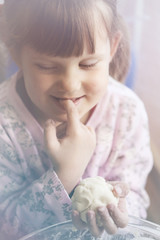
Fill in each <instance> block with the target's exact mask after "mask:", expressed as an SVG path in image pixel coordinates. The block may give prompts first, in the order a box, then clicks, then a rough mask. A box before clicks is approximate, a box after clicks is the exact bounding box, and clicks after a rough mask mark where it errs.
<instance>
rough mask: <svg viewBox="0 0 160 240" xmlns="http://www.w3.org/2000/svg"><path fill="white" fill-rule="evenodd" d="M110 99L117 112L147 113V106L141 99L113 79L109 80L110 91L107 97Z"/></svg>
mask: <svg viewBox="0 0 160 240" xmlns="http://www.w3.org/2000/svg"><path fill="white" fill-rule="evenodd" d="M105 98H106V99H108V98H109V99H110V103H111V107H113V106H114V107H115V108H116V109H117V111H121V112H124V111H125V110H128V111H130V112H131V113H132V114H133V112H135V113H136V112H137V111H138V112H139V111H142V112H143V113H144V112H145V106H144V103H143V101H142V100H141V99H140V97H139V96H138V95H137V94H136V93H135V92H134V91H133V90H132V89H129V88H128V87H127V86H125V85H124V84H122V83H120V82H117V81H116V80H114V79H113V78H111V77H110V78H109V84H108V91H107V93H106V96H105Z"/></svg>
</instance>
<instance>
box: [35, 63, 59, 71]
mask: <svg viewBox="0 0 160 240" xmlns="http://www.w3.org/2000/svg"><path fill="white" fill-rule="evenodd" d="M36 66H37V67H38V68H39V69H41V70H44V71H52V70H53V71H55V70H57V67H56V66H44V65H41V64H36Z"/></svg>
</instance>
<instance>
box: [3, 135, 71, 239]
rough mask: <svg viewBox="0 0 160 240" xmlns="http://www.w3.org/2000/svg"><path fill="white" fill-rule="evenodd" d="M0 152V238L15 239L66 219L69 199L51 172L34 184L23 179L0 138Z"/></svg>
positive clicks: (12, 154)
mask: <svg viewBox="0 0 160 240" xmlns="http://www.w3.org/2000/svg"><path fill="white" fill-rule="evenodd" d="M0 150H1V151H0V236H1V238H2V236H3V235H6V236H5V238H4V239H18V238H19V237H21V236H23V235H25V234H27V233H30V232H32V231H35V230H37V229H40V228H42V227H45V226H48V225H51V224H54V223H56V222H58V221H64V220H66V219H69V218H70V215H69V212H70V199H69V197H68V194H67V193H66V191H65V189H64V187H63V185H62V184H61V182H60V181H59V179H58V177H57V175H56V173H55V172H54V170H53V169H50V170H48V171H46V173H45V174H43V175H42V176H41V177H40V178H38V179H37V180H35V181H33V180H32V179H30V178H29V179H27V178H26V175H25V174H24V172H23V170H24V169H23V170H22V169H21V164H22V162H21V160H20V159H19V158H18V156H17V154H16V152H15V149H14V148H13V146H12V145H11V144H9V141H8V142H6V141H4V139H0ZM10 234H11V236H10ZM7 236H8V238H7ZM2 239H3V238H2Z"/></svg>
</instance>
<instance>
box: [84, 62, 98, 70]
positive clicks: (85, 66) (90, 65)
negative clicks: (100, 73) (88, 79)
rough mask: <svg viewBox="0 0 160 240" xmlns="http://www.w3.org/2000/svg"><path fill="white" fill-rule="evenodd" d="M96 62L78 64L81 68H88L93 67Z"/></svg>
mask: <svg viewBox="0 0 160 240" xmlns="http://www.w3.org/2000/svg"><path fill="white" fill-rule="evenodd" d="M96 64H97V63H92V64H89V65H85V64H84V65H83V64H80V66H81V67H83V68H87V69H89V68H92V67H94V66H95V65H96Z"/></svg>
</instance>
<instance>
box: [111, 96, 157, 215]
mask: <svg viewBox="0 0 160 240" xmlns="http://www.w3.org/2000/svg"><path fill="white" fill-rule="evenodd" d="M118 115H119V118H118V117H117V122H116V132H115V136H114V141H113V146H112V151H111V154H110V157H109V160H108V162H109V163H110V164H109V165H110V166H111V171H110V174H109V176H108V177H107V178H108V179H110V180H120V181H125V182H126V183H128V184H129V186H130V193H129V194H128V196H127V205H128V212H129V214H131V215H135V216H138V217H141V218H146V209H147V208H148V206H149V197H148V194H147V192H146V190H145V185H146V181H147V177H148V174H149V172H150V171H151V169H152V165H153V159H152V153H151V149H150V137H149V129H148V119H147V115H146V112H145V108H144V105H143V103H142V102H141V101H140V100H138V101H137V100H136V99H135V101H133V100H132V101H130V100H128V102H127V103H124V104H121V106H120V108H119V112H118Z"/></svg>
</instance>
